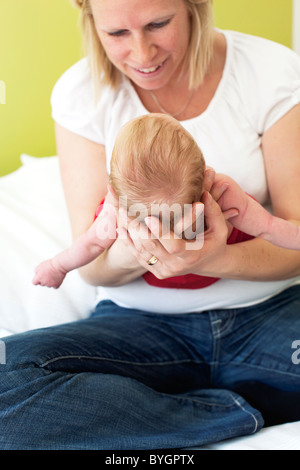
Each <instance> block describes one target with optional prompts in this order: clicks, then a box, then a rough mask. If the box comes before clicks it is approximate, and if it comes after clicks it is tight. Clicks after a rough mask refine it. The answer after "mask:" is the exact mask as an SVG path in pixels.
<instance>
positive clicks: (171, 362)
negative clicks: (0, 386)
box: [39, 355, 204, 367]
mask: <svg viewBox="0 0 300 470" xmlns="http://www.w3.org/2000/svg"><path fill="white" fill-rule="evenodd" d="M64 359H90V360H95V361H110V362H119V363H121V364H131V365H137V366H164V365H171V364H187V363H194V364H203V363H204V361H195V360H188V359H185V360H180V361H162V362H134V361H126V360H122V359H115V358H109V357H101V356H84V355H78V356H77V355H76V356H74V355H68V356H59V357H55V358H52V359H49V360H48V361H46V362H43V363H42V364H39V367H47V366H48V365H49V364H52V363H54V362H58V361H60V360H64Z"/></svg>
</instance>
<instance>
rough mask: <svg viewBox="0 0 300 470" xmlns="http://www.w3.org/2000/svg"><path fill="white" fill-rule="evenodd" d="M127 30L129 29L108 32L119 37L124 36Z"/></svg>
mask: <svg viewBox="0 0 300 470" xmlns="http://www.w3.org/2000/svg"><path fill="white" fill-rule="evenodd" d="M126 32H127V29H120V30H119V31H112V32H111V33H108V34H109V36H112V37H119V36H123V35H124V34H125V33H126Z"/></svg>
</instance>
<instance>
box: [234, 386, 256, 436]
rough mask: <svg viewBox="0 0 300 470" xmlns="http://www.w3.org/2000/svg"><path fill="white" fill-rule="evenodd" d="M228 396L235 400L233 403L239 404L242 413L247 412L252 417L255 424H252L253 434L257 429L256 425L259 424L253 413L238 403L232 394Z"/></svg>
mask: <svg viewBox="0 0 300 470" xmlns="http://www.w3.org/2000/svg"><path fill="white" fill-rule="evenodd" d="M230 396H231V398H232V400H233V401H234V402H235V404H236V405H237V406H239V407H240V408H241V410H242V411H244V413H247V414H249V415H250V416H251V417H252V418H253V420H254V423H255V426H254V430H253V433H252V434H254V433H255V432H256V431H257V429H258V426H259V423H258V420H257V419H256V417H255V416H254V414H253V413H251V411H249V410H246V408H245V407H244V406H243V405H242V404H241V403H240V401H239V400H238V399H236V398H235V397H234V396H233V395H231V394H230Z"/></svg>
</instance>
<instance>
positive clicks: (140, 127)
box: [110, 113, 205, 222]
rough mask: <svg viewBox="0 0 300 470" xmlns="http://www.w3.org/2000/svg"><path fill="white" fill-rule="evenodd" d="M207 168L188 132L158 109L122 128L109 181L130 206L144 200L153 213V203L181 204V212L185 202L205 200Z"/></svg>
mask: <svg viewBox="0 0 300 470" xmlns="http://www.w3.org/2000/svg"><path fill="white" fill-rule="evenodd" d="M204 170H205V161H204V158H203V155H202V152H201V150H200V148H199V147H198V145H197V143H196V142H195V140H194V139H193V137H192V136H191V135H190V134H189V132H187V131H186V130H185V129H184V128H183V127H182V126H181V124H180V123H179V122H178V121H176V120H175V119H174V118H171V117H170V116H166V115H165V114H155V113H153V114H148V115H145V116H141V117H138V118H136V119H133V120H131V121H129V122H128V123H127V124H125V126H123V127H122V128H121V130H120V132H119V134H118V136H117V139H116V142H115V146H114V148H113V152H112V159H111V173H110V183H111V185H112V187H113V188H114V190H115V191H116V193H117V195H118V196H119V197H120V196H125V197H126V203H127V207H126V208H127V209H129V208H130V207H131V206H132V205H134V204H139V203H142V204H143V205H144V206H146V208H147V210H148V214H150V213H151V208H152V207H153V204H158V205H159V204H168V205H169V206H172V204H179V205H180V208H181V214H182V211H183V208H184V204H192V203H193V202H196V201H200V198H201V196H202V192H203V178H204ZM152 214H153V212H152ZM171 222H172V221H171Z"/></svg>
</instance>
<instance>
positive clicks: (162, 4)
mask: <svg viewBox="0 0 300 470" xmlns="http://www.w3.org/2000/svg"><path fill="white" fill-rule="evenodd" d="M90 3H91V7H92V11H93V15H94V20H95V25H96V29H97V33H98V36H99V38H100V40H101V43H102V45H103V47H104V49H105V51H106V54H107V56H108V58H109V59H110V61H111V62H112V63H113V64H114V65H115V67H117V68H118V69H119V70H120V71H121V72H122V73H124V74H125V75H127V77H128V78H130V79H131V80H132V81H133V82H134V83H135V84H136V85H137V86H139V87H141V88H143V89H146V90H149V89H150V90H155V89H159V88H162V87H163V86H166V85H167V84H170V82H171V81H172V79H175V80H176V79H177V78H178V74H179V72H180V70H181V66H182V63H183V61H184V59H185V55H186V52H187V47H188V43H189V36H190V21H189V13H188V10H187V7H186V4H185V1H184V0H90Z"/></svg>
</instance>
